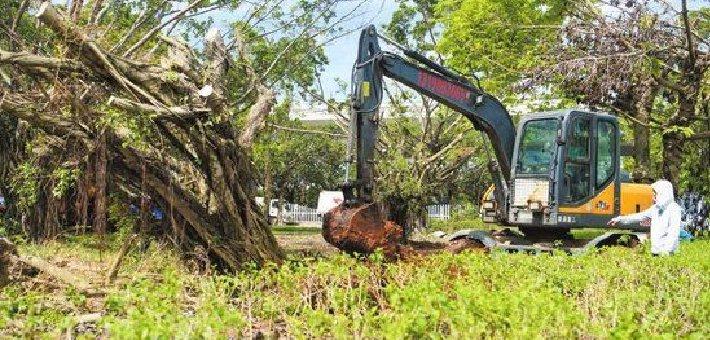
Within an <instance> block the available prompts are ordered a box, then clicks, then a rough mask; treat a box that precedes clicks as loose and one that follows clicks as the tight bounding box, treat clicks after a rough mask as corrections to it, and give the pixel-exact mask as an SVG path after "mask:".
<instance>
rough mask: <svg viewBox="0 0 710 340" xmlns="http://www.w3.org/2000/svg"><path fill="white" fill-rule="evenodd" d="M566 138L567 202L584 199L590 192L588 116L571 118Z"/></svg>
mask: <svg viewBox="0 0 710 340" xmlns="http://www.w3.org/2000/svg"><path fill="white" fill-rule="evenodd" d="M571 124H572V125H571V126H570V129H569V136H568V139H567V157H566V158H565V166H564V176H565V186H566V189H567V190H566V195H565V196H566V197H565V198H566V199H565V201H566V202H567V203H574V202H579V201H582V200H584V199H585V198H587V197H589V194H590V185H589V184H590V183H589V181H590V172H591V171H590V170H591V169H590V165H589V163H590V157H589V156H590V155H589V145H590V143H589V142H590V139H589V130H590V126H591V119H590V117H589V116H586V115H585V116H577V117H574V118H573V120H572V123H571Z"/></svg>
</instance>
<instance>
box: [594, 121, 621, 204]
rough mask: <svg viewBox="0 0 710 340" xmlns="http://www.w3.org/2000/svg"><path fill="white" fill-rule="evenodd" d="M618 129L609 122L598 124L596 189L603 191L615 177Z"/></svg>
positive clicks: (599, 122)
mask: <svg viewBox="0 0 710 340" xmlns="http://www.w3.org/2000/svg"><path fill="white" fill-rule="evenodd" d="M615 156H616V127H615V126H614V123H613V122H611V121H608V120H599V121H598V123H597V163H596V164H597V169H596V173H597V176H596V177H597V178H596V183H595V187H596V189H597V190H599V189H602V188H603V187H605V186H606V185H607V183H609V181H610V180H611V179H613V177H614V166H615V165H616V164H615V161H614V160H615V159H616V157H615Z"/></svg>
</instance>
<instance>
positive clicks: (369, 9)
mask: <svg viewBox="0 0 710 340" xmlns="http://www.w3.org/2000/svg"><path fill="white" fill-rule="evenodd" d="M395 9H397V4H396V3H395V2H394V1H392V0H378V1H367V2H366V3H365V4H364V5H363V6H362V7H361V10H362V14H361V15H360V16H359V18H358V19H356V20H353V21H352V22H351V23H350V24H349V25H348V27H346V29H347V28H354V27H359V26H362V25H367V24H374V25H375V26H377V27H378V28H379V27H380V26H382V25H383V24H386V23H388V22H389V21H390V18H391V17H392V13H393V12H394V11H395ZM349 10H350V7H347V6H344V7H343V8H341V9H340V10H339V11H340V12H342V13H347V11H349ZM359 36H360V32H359V31H356V32H352V33H350V34H348V35H346V36H344V37H342V38H339V39H338V40H335V41H333V42H332V43H330V44H328V45H326V47H325V52H326V55H327V56H328V60H329V64H328V65H326V66H325V70H324V72H323V75H322V78H321V80H322V82H323V92H324V94H325V96H326V97H334V96H337V97H342V95H343V94H338V93H336V92H337V90H338V86H337V82H336V81H335V79H336V78H340V79H341V80H345V81H347V82H349V81H350V71H351V69H352V66H353V62H355V54H356V53H357V44H358V38H359Z"/></svg>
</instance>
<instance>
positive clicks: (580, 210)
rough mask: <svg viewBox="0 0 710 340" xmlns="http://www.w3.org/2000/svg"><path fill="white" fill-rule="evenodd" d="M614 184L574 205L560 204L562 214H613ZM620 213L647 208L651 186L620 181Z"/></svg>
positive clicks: (650, 198)
mask: <svg viewBox="0 0 710 340" xmlns="http://www.w3.org/2000/svg"><path fill="white" fill-rule="evenodd" d="M615 189H616V185H615V184H614V183H610V184H609V185H607V187H606V188H604V190H602V191H601V192H599V193H598V194H597V195H596V196H594V198H592V199H590V200H588V201H587V202H585V203H582V204H580V205H576V206H564V205H563V206H560V209H559V212H560V213H564V214H591V215H612V214H614V193H615ZM620 194H621V199H620V201H621V211H620V213H621V215H627V214H633V213H636V212H639V211H642V210H645V209H648V208H649V207H650V206H651V204H653V194H652V191H651V186H650V185H647V184H636V183H621V193H620Z"/></svg>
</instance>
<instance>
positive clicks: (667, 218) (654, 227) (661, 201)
mask: <svg viewBox="0 0 710 340" xmlns="http://www.w3.org/2000/svg"><path fill="white" fill-rule="evenodd" d="M651 188H653V190H654V191H655V192H656V199H655V200H654V204H653V205H652V206H651V207H650V208H648V209H646V210H644V211H642V212H640V213H636V214H632V215H627V216H617V217H614V218H613V219H612V220H613V221H616V222H619V223H621V224H629V223H636V222H641V221H642V220H644V219H646V218H650V219H651V253H653V254H658V255H665V254H671V253H675V252H676V250H677V249H678V243H679V241H678V239H679V236H680V218H681V209H680V206H679V205H678V204H677V203H676V202H675V200H674V198H673V185H672V184H671V183H670V182H668V181H666V180H660V181H657V182H655V183H653V184H651Z"/></svg>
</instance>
